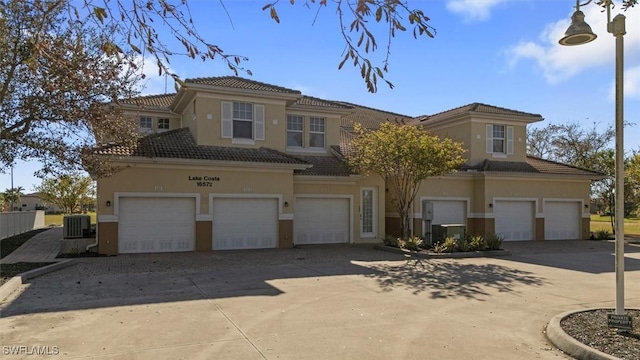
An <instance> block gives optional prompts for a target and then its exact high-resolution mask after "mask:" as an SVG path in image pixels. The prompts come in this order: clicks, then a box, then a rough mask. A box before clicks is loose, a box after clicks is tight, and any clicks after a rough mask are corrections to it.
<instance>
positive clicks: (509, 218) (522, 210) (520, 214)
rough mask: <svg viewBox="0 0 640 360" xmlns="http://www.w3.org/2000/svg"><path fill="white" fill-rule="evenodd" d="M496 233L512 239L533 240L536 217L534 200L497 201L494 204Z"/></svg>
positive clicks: (507, 239)
mask: <svg viewBox="0 0 640 360" xmlns="http://www.w3.org/2000/svg"><path fill="white" fill-rule="evenodd" d="M493 215H494V217H495V222H496V223H495V224H496V234H498V235H500V236H502V237H504V239H505V240H506V241H511V240H533V224H534V219H535V214H534V202H532V201H496V202H495V204H493Z"/></svg>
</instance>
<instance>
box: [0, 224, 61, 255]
mask: <svg viewBox="0 0 640 360" xmlns="http://www.w3.org/2000/svg"><path fill="white" fill-rule="evenodd" d="M60 240H62V227H54V228H51V229H49V230H46V231H43V232H41V233H39V234H37V235H35V236H34V237H32V238H31V239H29V240H27V242H25V243H24V244H23V245H22V246H20V247H19V248H18V249H17V250H16V251H14V252H12V253H11V254H9V255H7V257H5V258H4V259H2V260H0V264H14V263H18V262H57V261H62V260H64V259H56V256H58V253H59V252H60Z"/></svg>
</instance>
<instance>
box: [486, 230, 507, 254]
mask: <svg viewBox="0 0 640 360" xmlns="http://www.w3.org/2000/svg"><path fill="white" fill-rule="evenodd" d="M484 241H485V244H486V245H487V250H500V248H501V247H502V242H503V241H504V238H503V237H502V236H500V235H498V234H487V235H485V237H484Z"/></svg>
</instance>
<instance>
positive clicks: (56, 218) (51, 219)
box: [44, 212, 96, 226]
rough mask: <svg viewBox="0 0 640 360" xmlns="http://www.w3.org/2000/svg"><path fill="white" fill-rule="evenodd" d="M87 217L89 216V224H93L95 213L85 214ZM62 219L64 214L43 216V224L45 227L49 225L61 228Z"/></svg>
mask: <svg viewBox="0 0 640 360" xmlns="http://www.w3.org/2000/svg"><path fill="white" fill-rule="evenodd" d="M87 215H89V216H91V223H92V224H95V223H96V213H95V212H90V213H87ZM62 218H64V214H58V215H53V214H51V215H45V216H44V224H45V225H47V226H49V225H57V226H62Z"/></svg>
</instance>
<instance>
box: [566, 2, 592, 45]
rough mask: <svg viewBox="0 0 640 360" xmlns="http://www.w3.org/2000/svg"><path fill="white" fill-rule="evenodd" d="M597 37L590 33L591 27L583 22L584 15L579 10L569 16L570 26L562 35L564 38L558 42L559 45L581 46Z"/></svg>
mask: <svg viewBox="0 0 640 360" xmlns="http://www.w3.org/2000/svg"><path fill="white" fill-rule="evenodd" d="M596 37H598V35H596V34H594V33H593V31H591V26H589V24H587V23H586V22H584V13H583V12H582V11H580V10H577V11H576V12H574V13H573V15H571V25H569V28H568V29H567V31H566V32H565V33H564V37H563V38H562V39H560V41H558V43H560V45H567V46H572V45H582V44H586V43H588V42H591V41H593V40H595V39H596Z"/></svg>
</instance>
